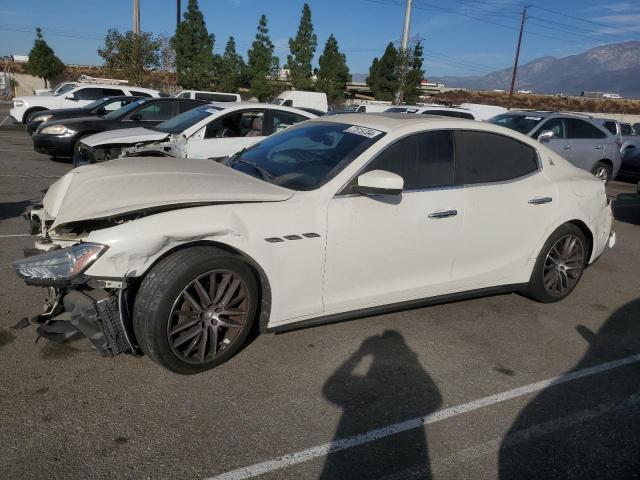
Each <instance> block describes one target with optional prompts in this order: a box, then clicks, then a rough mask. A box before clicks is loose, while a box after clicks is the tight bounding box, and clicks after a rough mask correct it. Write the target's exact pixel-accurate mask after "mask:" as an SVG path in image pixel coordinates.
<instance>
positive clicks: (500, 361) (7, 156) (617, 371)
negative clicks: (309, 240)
mask: <svg viewBox="0 0 640 480" xmlns="http://www.w3.org/2000/svg"><path fill="white" fill-rule="evenodd" d="M7 109H8V107H7V106H6V105H2V106H0V121H1V120H2V119H3V118H4V116H5V115H6V110H7ZM70 169H71V166H70V165H69V163H67V162H64V161H54V160H52V159H49V158H47V157H45V156H42V155H39V154H36V153H34V152H33V150H32V146H31V140H30V139H29V137H28V136H27V135H26V133H25V132H24V131H23V128H22V127H19V126H11V125H7V124H5V125H4V126H2V127H0V285H1V286H2V288H0V312H1V313H2V315H0V375H2V378H0V412H1V415H2V418H1V419H0V472H1V473H0V477H1V478H3V479H40V478H56V479H57V478H65V479H66V478H85V479H86V478H95V479H116V478H118V479H119V478H145V479H146V478H150V479H163V478H182V479H201V478H225V479H238V478H250V477H252V476H258V477H259V478H268V479H303V478H304V479H313V478H322V479H341V478H348V479H356V478H365V479H370V478H383V479H423V478H441V479H442V478H456V479H461V478H463V479H478V478H482V479H516V478H517V479H522V478H538V479H540V478H576V479H584V478H612V479H613V478H616V479H621V478H625V479H626V478H640V278H639V275H638V272H639V270H640V269H639V267H640V255H639V254H638V252H639V251H640V200H639V199H638V198H637V196H636V195H635V193H634V191H635V187H634V185H633V184H631V183H622V182H612V183H611V184H610V185H609V187H608V190H609V194H610V195H611V196H612V197H614V198H615V202H616V203H615V213H616V218H617V220H616V222H615V226H614V228H615V231H616V232H617V245H616V246H615V248H614V249H612V250H608V251H607V252H606V253H605V255H604V256H603V257H602V258H601V259H600V260H599V261H598V262H597V263H596V264H595V265H593V266H592V267H590V268H588V269H587V271H586V272H585V275H584V277H583V279H582V281H581V283H580V284H579V285H578V287H577V289H576V290H575V292H574V293H573V294H572V295H571V296H570V297H569V298H568V299H566V300H565V301H563V302H560V303H556V304H550V305H542V304H538V303H535V302H532V301H530V300H528V299H526V298H523V297H521V296H518V295H515V294H511V295H500V296H494V297H486V298H480V299H476V300H468V301H463V302H456V303H450V304H445V305H439V306H434V307H428V308H421V309H413V310H407V311H401V312H397V313H392V314H387V315H378V316H374V317H369V318H363V319H359V320H354V321H349V322H343V323H337V324H332V325H326V326H321V327H316V328H311V329H304V330H298V331H293V332H289V333H285V334H278V335H274V334H268V335H262V336H260V337H258V338H256V339H255V340H254V341H253V342H252V343H251V344H250V345H249V346H248V347H247V348H245V349H244V350H242V351H241V352H240V353H239V354H238V355H237V356H236V357H235V358H233V359H232V360H231V361H229V362H228V363H226V364H224V365H223V366H221V367H219V368H217V369H215V370H213V371H210V372H207V373H205V374H202V375H197V376H191V377H181V376H177V375H174V374H171V373H170V372H168V371H166V370H163V369H162V368H160V367H158V366H157V365H155V364H154V363H152V362H151V361H150V360H149V359H146V358H142V359H138V358H132V357H129V356H119V357H116V358H113V359H105V358H101V357H100V356H98V355H97V354H96V353H95V352H94V351H93V350H92V348H91V347H90V345H89V344H88V343H86V342H77V343H71V344H66V345H63V346H56V345H53V344H49V343H47V342H46V341H44V340H41V341H39V342H38V343H35V338H36V335H35V329H34V327H33V326H30V327H27V328H24V329H12V328H11V327H12V326H14V325H15V324H16V323H17V322H18V321H19V320H20V319H21V318H23V317H28V316H31V315H33V314H35V313H37V312H39V310H40V308H41V304H42V300H43V298H44V296H45V291H44V290H43V289H39V288H33V287H27V286H25V285H24V284H23V283H22V281H20V280H19V279H18V278H17V277H15V276H14V274H13V272H12V270H11V267H10V262H11V261H12V260H14V259H17V258H19V257H21V255H22V250H23V249H24V248H27V247H30V246H32V244H33V240H34V237H31V236H29V235H28V229H29V226H28V222H27V221H26V220H25V219H24V218H23V217H22V214H23V213H24V212H26V211H27V210H28V209H29V208H30V207H31V206H32V205H34V204H37V203H38V202H39V201H40V200H41V198H42V196H43V194H44V192H45V191H46V189H47V188H48V186H49V185H50V184H51V183H52V182H53V181H55V179H56V178H58V177H59V176H61V175H63V174H64V173H65V172H67V171H69V170H70ZM114 195H117V192H114ZM87 200H88V201H90V199H87Z"/></svg>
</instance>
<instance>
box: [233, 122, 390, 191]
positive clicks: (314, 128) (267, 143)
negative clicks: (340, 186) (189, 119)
mask: <svg viewBox="0 0 640 480" xmlns="http://www.w3.org/2000/svg"><path fill="white" fill-rule="evenodd" d="M383 136H384V132H382V131H380V130H374V129H371V128H365V127H359V126H357V125H348V124H345V123H319V122H314V123H312V124H309V125H301V126H299V127H292V128H290V129H288V130H285V131H283V132H282V133H279V134H277V135H273V136H271V137H267V138H266V139H265V140H263V141H262V142H260V143H258V144H257V145H255V146H253V147H251V148H250V149H248V150H246V151H244V152H241V153H240V154H239V155H236V156H234V157H232V158H231V159H230V160H229V161H228V164H229V166H230V167H231V168H233V169H235V170H239V171H241V172H244V173H247V174H249V175H252V176H254V177H258V178H262V179H263V180H265V181H267V182H270V183H273V184H276V185H280V186H282V187H286V188H290V189H292V190H314V189H316V188H318V187H321V186H322V185H324V184H325V183H326V182H328V181H329V180H331V179H332V178H333V177H334V176H336V175H337V174H338V173H339V172H340V171H341V170H342V169H343V168H344V167H346V166H347V165H348V164H349V163H351V162H352V161H353V159H354V158H356V157H357V156H358V155H360V154H361V153H362V152H364V151H365V150H366V149H368V148H369V147H370V146H371V145H373V144H374V143H375V142H377V141H378V140H380V139H381V138H382V137H383Z"/></svg>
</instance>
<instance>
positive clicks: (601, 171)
mask: <svg viewBox="0 0 640 480" xmlns="http://www.w3.org/2000/svg"><path fill="white" fill-rule="evenodd" d="M593 174H594V175H595V176H596V177H598V178H599V179H600V180H602V181H603V182H606V181H607V180H609V170H607V167H604V166H599V167H597V168H596V169H595V170H594V171H593Z"/></svg>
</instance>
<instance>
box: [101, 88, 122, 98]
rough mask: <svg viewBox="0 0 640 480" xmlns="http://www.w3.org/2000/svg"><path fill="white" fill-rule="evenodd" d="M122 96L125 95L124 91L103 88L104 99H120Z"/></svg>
mask: <svg viewBox="0 0 640 480" xmlns="http://www.w3.org/2000/svg"><path fill="white" fill-rule="evenodd" d="M120 95H124V92H123V91H122V90H118V89H117V88H103V89H102V96H103V97H118V96H120Z"/></svg>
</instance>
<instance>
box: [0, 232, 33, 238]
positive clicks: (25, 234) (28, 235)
mask: <svg viewBox="0 0 640 480" xmlns="http://www.w3.org/2000/svg"><path fill="white" fill-rule="evenodd" d="M32 236H33V235H31V234H30V233H15V234H13V235H0V238H14V237H32Z"/></svg>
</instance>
